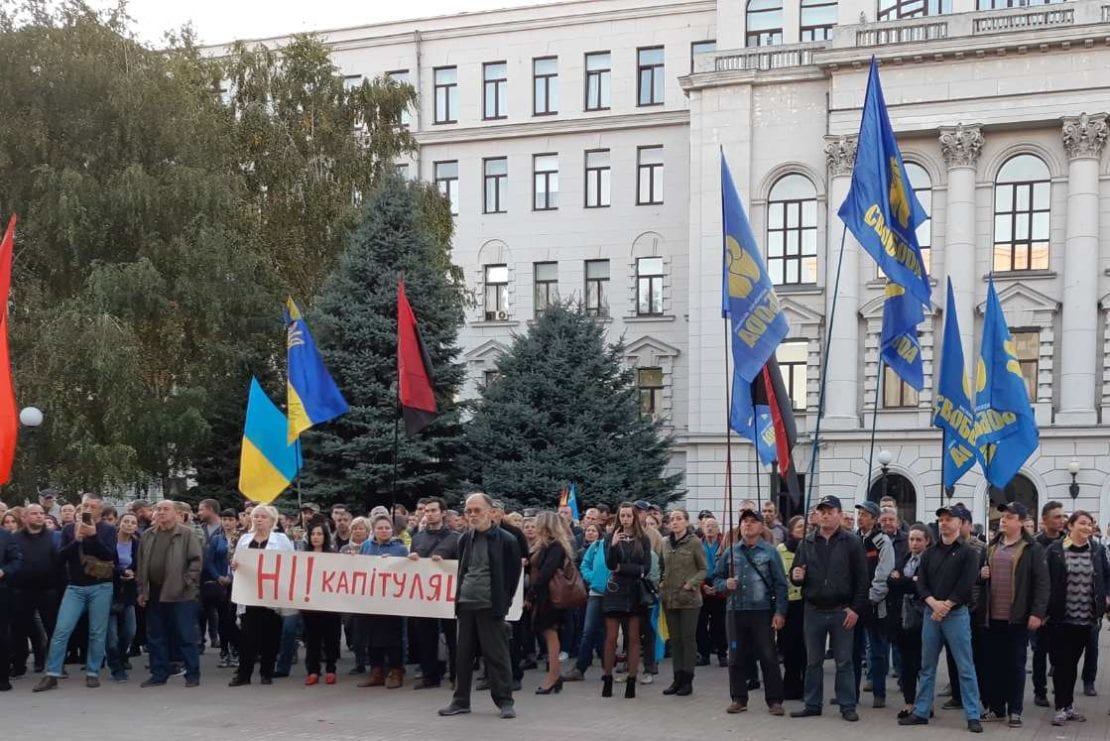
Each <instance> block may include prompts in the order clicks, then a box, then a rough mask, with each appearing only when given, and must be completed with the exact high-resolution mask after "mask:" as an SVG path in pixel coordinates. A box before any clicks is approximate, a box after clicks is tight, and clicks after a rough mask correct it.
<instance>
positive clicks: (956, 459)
mask: <svg viewBox="0 0 1110 741" xmlns="http://www.w3.org/2000/svg"><path fill="white" fill-rule="evenodd" d="M943 349H944V354H943V355H942V356H941V358H940V381H939V382H938V383H937V399H936V402H935V404H934V407H933V426H934V427H937V428H939V429H940V431H941V432H942V433H943V435H944V458H943V459H942V460H941V474H942V477H943V479H944V488H946V489H947V488H948V487H949V486H955V485H956V482H957V481H959V480H960V477H961V476H963V475H964V474H965V473H967V471H968V470H969V469H970V468H971V467H972V466H973V465H974V464H975V459H976V455H975V450H976V447H975V412H974V410H973V409H972V408H971V387H970V385H968V382H967V369H966V367H965V366H964V348H963V346H962V345H960V322H959V319H958V318H957V317H956V297H955V295H954V294H953V293H952V279H951V278H949V279H948V304H947V306H946V308H945V310H944V348H943Z"/></svg>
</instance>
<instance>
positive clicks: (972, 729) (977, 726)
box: [967, 720, 983, 733]
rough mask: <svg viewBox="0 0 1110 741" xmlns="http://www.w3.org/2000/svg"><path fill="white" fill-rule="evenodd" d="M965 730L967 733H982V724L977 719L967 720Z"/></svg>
mask: <svg viewBox="0 0 1110 741" xmlns="http://www.w3.org/2000/svg"><path fill="white" fill-rule="evenodd" d="M967 731H968V733H982V732H983V724H982V723H980V722H979V721H977V720H969V721H968V722H967Z"/></svg>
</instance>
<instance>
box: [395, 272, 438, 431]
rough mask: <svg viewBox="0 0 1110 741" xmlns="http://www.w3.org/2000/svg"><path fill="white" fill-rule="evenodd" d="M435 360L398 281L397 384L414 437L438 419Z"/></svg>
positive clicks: (401, 282) (407, 422) (406, 425)
mask: <svg viewBox="0 0 1110 741" xmlns="http://www.w3.org/2000/svg"><path fill="white" fill-rule="evenodd" d="M431 365H432V364H431V360H430V359H429V358H428V352H427V350H425V349H424V342H423V340H421V339H420V328H419V327H417V326H416V315H415V314H413V313H412V306H410V305H409V300H408V297H406V296H405V282H404V281H403V280H402V281H398V282H397V382H398V386H399V391H398V394H399V396H400V398H401V414H402V416H403V417H404V418H405V434H407V435H408V436H409V437H414V436H415V435H416V434H417V433H418V432H420V431H421V430H422V429H424V428H425V427H427V426H428V425H430V424H431V423H432V420H434V419H435V416H436V397H435V392H433V390H432V374H431Z"/></svg>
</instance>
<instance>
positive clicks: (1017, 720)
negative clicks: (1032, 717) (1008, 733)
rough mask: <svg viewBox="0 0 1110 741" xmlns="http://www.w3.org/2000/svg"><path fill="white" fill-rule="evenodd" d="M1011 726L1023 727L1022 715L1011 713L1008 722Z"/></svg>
mask: <svg viewBox="0 0 1110 741" xmlns="http://www.w3.org/2000/svg"><path fill="white" fill-rule="evenodd" d="M1006 725H1008V726H1009V727H1010V728H1021V725H1022V723H1021V716H1020V715H1018V714H1017V713H1010V720H1009V721H1007V722H1006Z"/></svg>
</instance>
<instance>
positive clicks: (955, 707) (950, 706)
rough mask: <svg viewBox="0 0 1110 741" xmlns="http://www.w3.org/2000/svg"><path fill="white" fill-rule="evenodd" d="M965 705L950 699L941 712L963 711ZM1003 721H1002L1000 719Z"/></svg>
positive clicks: (945, 702) (942, 706) (946, 701)
mask: <svg viewBox="0 0 1110 741" xmlns="http://www.w3.org/2000/svg"><path fill="white" fill-rule="evenodd" d="M963 707H964V704H963V703H962V702H957V701H956V699H955V698H951V697H950V698H948V699H947V700H945V701H944V704H943V705H941V706H940V709H941V710H963ZM1000 720H1001V719H1000Z"/></svg>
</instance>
